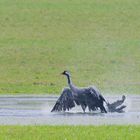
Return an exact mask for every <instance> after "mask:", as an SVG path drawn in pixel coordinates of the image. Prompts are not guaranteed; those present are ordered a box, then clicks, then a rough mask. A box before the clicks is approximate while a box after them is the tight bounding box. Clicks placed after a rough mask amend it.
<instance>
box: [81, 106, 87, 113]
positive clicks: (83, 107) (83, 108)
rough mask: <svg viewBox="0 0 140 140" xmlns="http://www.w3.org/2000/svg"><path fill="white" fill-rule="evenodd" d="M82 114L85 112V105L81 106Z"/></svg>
mask: <svg viewBox="0 0 140 140" xmlns="http://www.w3.org/2000/svg"><path fill="white" fill-rule="evenodd" d="M81 107H82V110H83V112H84V113H85V110H86V106H85V105H81Z"/></svg>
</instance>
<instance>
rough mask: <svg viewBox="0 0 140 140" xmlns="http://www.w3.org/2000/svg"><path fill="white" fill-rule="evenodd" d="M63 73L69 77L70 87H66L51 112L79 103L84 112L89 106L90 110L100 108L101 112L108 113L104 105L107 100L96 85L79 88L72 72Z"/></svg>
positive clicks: (64, 109)
mask: <svg viewBox="0 0 140 140" xmlns="http://www.w3.org/2000/svg"><path fill="white" fill-rule="evenodd" d="M62 74H63V75H65V76H66V77H67V80H68V85H69V88H65V89H64V90H63V91H62V94H61V96H60V97H59V98H58V100H57V101H56V104H55V105H54V107H53V109H52V110H51V112H54V111H66V110H69V109H71V108H73V107H75V104H77V105H80V106H81V107H82V109H83V111H84V112H85V110H86V108H87V107H88V109H89V111H94V110H97V109H98V108H100V110H101V112H103V113H107V111H106V109H105V107H104V102H106V101H105V99H104V97H103V96H102V95H101V94H100V92H99V90H98V89H97V88H96V87H85V88H78V87H76V86H75V85H74V84H73V83H72V81H71V78H70V74H69V73H68V72H67V71H64V72H63V73H62Z"/></svg>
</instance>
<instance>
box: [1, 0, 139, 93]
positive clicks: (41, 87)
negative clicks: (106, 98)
mask: <svg viewBox="0 0 140 140" xmlns="http://www.w3.org/2000/svg"><path fill="white" fill-rule="evenodd" d="M139 16H140V1H139V0H135V1H133V2H132V0H123V1H122V0H107V1H104V0H100V1H99V0H94V1H91V0H71V1H69V0H59V1H58V0H53V1H52V0H47V1H46V0H40V1H38V0H20V1H19V0H14V1H11V0H0V19H1V20H0V31H1V34H0V93H13V94H18V93H29V94H30V93H37V94H39V93H52V94H53V93H59V92H60V91H61V89H62V87H64V86H65V85H66V80H65V78H63V77H61V76H60V75H59V73H60V72H62V71H63V70H65V69H67V70H70V71H71V73H72V76H73V81H74V82H75V83H76V84H77V85H79V86H86V85H92V84H94V85H96V86H98V87H99V89H100V90H101V91H102V92H106V93H135V94H136V93H137V94H140V81H139V80H140V55H139V54H140V53H139V52H140V39H139V37H140V28H139V23H140V18H139Z"/></svg>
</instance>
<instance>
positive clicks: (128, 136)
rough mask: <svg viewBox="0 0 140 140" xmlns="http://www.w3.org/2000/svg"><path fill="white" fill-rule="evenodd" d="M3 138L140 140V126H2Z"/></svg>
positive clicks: (1, 135)
mask: <svg viewBox="0 0 140 140" xmlns="http://www.w3.org/2000/svg"><path fill="white" fill-rule="evenodd" d="M0 130H1V131H0V139H1V140H34V139H35V140H85V139H86V140H91V139H94V140H139V139H140V133H139V131H140V126H0Z"/></svg>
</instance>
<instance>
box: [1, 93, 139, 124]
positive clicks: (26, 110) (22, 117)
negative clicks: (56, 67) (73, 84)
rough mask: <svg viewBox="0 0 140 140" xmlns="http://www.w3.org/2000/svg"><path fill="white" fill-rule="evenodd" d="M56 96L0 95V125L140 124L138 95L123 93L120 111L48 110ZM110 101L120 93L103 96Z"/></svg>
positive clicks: (77, 108)
mask: <svg viewBox="0 0 140 140" xmlns="http://www.w3.org/2000/svg"><path fill="white" fill-rule="evenodd" d="M57 98H58V96H26V95H23V96H21V95H20V96H10V95H9V96H0V125H18V124H20V125H36V124H37V125H47V124H49V125H103V124H138V125H139V124H140V96H134V95H133V96H130V95H127V97H126V101H125V103H124V104H125V105H127V108H126V109H125V112H124V113H107V114H105V113H100V112H90V113H89V112H88V110H87V112H86V113H83V112H82V109H81V108H80V107H76V108H74V109H72V110H70V111H69V112H56V113H51V112H50V111H51V109H52V107H53V105H54V104H55V102H56V100H57ZM105 98H106V100H108V101H109V102H110V103H111V102H113V101H116V100H118V99H120V98H121V95H115V96H105Z"/></svg>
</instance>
